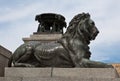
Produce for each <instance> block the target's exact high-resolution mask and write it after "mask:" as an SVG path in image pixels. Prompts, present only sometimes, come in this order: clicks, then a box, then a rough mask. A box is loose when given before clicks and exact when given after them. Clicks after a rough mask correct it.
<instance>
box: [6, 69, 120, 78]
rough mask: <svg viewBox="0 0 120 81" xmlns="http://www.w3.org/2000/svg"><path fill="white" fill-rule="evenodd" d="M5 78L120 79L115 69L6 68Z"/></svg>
mask: <svg viewBox="0 0 120 81" xmlns="http://www.w3.org/2000/svg"><path fill="white" fill-rule="evenodd" d="M5 77H63V78H65V77H66V78H67V77H73V78H118V77H119V76H118V74H117V72H116V70H115V69H113V68H5Z"/></svg>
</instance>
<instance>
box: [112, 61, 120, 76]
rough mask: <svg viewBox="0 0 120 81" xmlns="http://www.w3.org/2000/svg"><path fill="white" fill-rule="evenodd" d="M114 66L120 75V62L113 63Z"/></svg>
mask: <svg viewBox="0 0 120 81" xmlns="http://www.w3.org/2000/svg"><path fill="white" fill-rule="evenodd" d="M112 65H113V67H114V68H115V69H116V70H117V72H118V74H119V75H120V63H116V64H112Z"/></svg>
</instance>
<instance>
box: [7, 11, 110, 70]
mask: <svg viewBox="0 0 120 81" xmlns="http://www.w3.org/2000/svg"><path fill="white" fill-rule="evenodd" d="M46 16H47V15H46ZM38 17H39V16H38ZM36 20H39V18H38V19H36ZM39 22H41V21H39ZM60 26H61V25H60ZM48 30H49V29H48ZM49 31H50V30H49ZM38 32H39V31H38ZM44 32H45V31H44ZM98 33H99V31H98V29H97V28H96V26H95V23H94V21H93V20H92V19H91V18H90V15H89V14H88V13H81V14H78V15H76V16H75V17H73V19H72V20H71V21H70V23H69V26H68V27H67V31H66V32H65V34H63V36H62V38H61V39H60V40H58V41H53V42H36V41H31V42H28V43H25V44H23V45H21V46H20V47H18V48H17V50H16V51H15V52H14V54H13V55H12V57H11V59H10V61H9V66H11V63H13V66H14V67H63V68H70V67H80V68H111V67H112V65H109V64H106V63H102V62H96V61H91V60H90V55H91V52H90V51H89V46H88V45H89V44H90V41H91V40H94V39H95V38H96V36H97V34H98Z"/></svg>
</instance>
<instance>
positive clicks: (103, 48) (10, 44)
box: [0, 0, 120, 63]
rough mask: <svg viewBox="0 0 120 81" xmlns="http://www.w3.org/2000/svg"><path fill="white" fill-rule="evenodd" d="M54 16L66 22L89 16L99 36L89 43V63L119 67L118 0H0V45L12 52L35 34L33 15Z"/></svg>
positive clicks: (119, 14) (119, 17)
mask: <svg viewBox="0 0 120 81" xmlns="http://www.w3.org/2000/svg"><path fill="white" fill-rule="evenodd" d="M48 12H49V13H58V14H62V15H63V16H65V18H66V22H67V23H69V21H70V20H71V19H72V18H73V16H75V15H76V14H78V13H82V12H85V13H90V14H91V19H92V20H94V21H95V24H96V26H97V28H98V29H99V31H100V33H99V35H98V36H97V38H96V40H95V41H93V42H91V44H90V50H91V52H92V57H91V59H92V60H96V61H102V62H108V63H118V62H119V63H120V36H119V35H120V0H0V45H2V46H4V47H5V48H7V49H9V50H10V51H12V52H14V51H15V49H16V48H17V47H18V46H20V45H21V44H23V41H22V38H23V37H29V35H30V34H32V33H33V32H36V30H37V27H38V22H36V21H35V15H37V14H41V13H48Z"/></svg>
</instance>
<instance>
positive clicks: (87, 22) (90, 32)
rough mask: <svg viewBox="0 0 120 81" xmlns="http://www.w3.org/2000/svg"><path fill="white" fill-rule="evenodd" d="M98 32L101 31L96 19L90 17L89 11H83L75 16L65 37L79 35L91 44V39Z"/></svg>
mask: <svg viewBox="0 0 120 81" xmlns="http://www.w3.org/2000/svg"><path fill="white" fill-rule="evenodd" d="M98 33H99V31H98V29H97V28H96V26H95V23H94V21H93V20H92V19H91V18H90V15H89V13H82V14H78V15H76V16H75V17H73V19H72V20H71V21H70V23H69V26H68V28H67V31H66V33H65V34H64V36H63V37H70V38H75V37H79V38H80V40H83V41H84V42H86V43H88V44H89V42H90V41H91V40H94V39H95V37H96V36H97V34H98Z"/></svg>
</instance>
